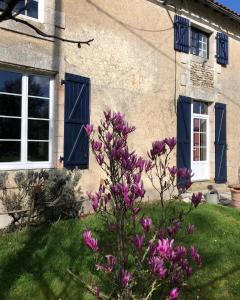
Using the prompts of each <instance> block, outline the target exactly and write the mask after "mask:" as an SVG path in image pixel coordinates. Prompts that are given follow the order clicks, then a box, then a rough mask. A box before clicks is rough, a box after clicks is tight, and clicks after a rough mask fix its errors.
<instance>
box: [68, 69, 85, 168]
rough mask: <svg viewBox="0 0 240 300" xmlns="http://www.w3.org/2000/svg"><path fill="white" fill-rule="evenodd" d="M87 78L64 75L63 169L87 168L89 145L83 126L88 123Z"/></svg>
mask: <svg viewBox="0 0 240 300" xmlns="http://www.w3.org/2000/svg"><path fill="white" fill-rule="evenodd" d="M89 98H90V80H89V78H85V77H81V76H77V75H73V74H66V75H65V113H64V167H66V168H67V169H73V168H75V167H78V168H80V169H85V168H87V167H88V157H89V145H88V137H87V134H86V132H85V129H84V126H85V125H86V124H88V123H89V101H90V99H89Z"/></svg>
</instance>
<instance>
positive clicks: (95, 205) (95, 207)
mask: <svg viewBox="0 0 240 300" xmlns="http://www.w3.org/2000/svg"><path fill="white" fill-rule="evenodd" d="M87 195H88V198H89V199H90V200H91V201H92V208H93V210H94V211H97V210H98V206H99V200H100V195H99V194H98V193H97V194H96V195H95V196H93V195H92V193H89V192H87Z"/></svg>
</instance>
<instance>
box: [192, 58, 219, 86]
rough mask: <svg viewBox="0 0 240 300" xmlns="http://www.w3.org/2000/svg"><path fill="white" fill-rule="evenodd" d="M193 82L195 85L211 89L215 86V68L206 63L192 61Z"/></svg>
mask: <svg viewBox="0 0 240 300" xmlns="http://www.w3.org/2000/svg"><path fill="white" fill-rule="evenodd" d="M190 79H191V83H192V84H193V85H194V86H197V87H202V88H207V89H211V88H214V69H213V67H210V66H206V65H205V63H197V62H194V61H192V62H191V70H190Z"/></svg>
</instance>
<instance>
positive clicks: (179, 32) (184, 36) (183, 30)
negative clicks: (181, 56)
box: [174, 15, 190, 53]
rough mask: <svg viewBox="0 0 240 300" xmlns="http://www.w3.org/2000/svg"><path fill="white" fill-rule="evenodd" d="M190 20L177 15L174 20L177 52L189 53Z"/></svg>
mask: <svg viewBox="0 0 240 300" xmlns="http://www.w3.org/2000/svg"><path fill="white" fill-rule="evenodd" d="M189 35H190V27H189V20H188V19H186V18H183V17H181V16H177V15H175V18H174V48H175V50H177V51H181V52H185V53H189V48H190V40H189V38H190V36H189Z"/></svg>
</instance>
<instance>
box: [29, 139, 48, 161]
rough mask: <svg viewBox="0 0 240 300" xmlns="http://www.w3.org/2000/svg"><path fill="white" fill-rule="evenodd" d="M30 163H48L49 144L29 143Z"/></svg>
mask: <svg viewBox="0 0 240 300" xmlns="http://www.w3.org/2000/svg"><path fill="white" fill-rule="evenodd" d="M28 160H29V161H48V160H49V159H48V143H46V142H28Z"/></svg>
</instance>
